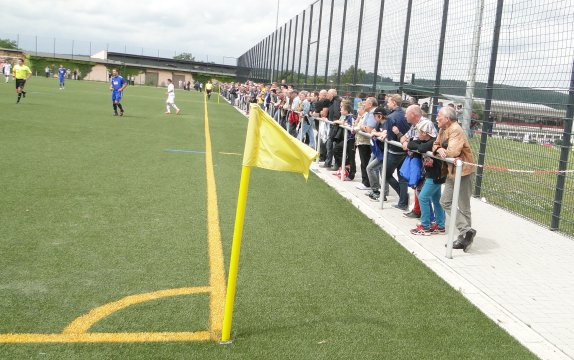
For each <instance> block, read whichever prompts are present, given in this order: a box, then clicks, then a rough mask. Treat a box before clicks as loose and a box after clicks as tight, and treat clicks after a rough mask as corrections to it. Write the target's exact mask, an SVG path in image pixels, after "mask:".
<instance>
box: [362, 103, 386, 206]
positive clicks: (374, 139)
mask: <svg viewBox="0 0 574 360" xmlns="http://www.w3.org/2000/svg"><path fill="white" fill-rule="evenodd" d="M387 114H388V113H387V110H386V109H385V108H384V107H381V106H379V107H377V108H376V109H375V110H374V111H373V116H374V117H375V121H376V122H377V125H376V126H375V127H374V128H373V130H371V159H370V160H369V164H368V165H367V175H368V176H369V184H370V185H371V191H370V192H368V193H367V194H366V195H367V196H368V197H369V198H370V199H371V200H373V201H378V200H379V197H380V196H381V192H380V188H381V182H380V180H379V178H380V176H381V175H380V174H381V167H382V166H383V160H384V155H383V151H384V150H383V149H384V143H383V140H384V138H385V137H386V136H387V130H382V124H383V123H384V122H385V119H386V118H387ZM381 139H382V140H381ZM385 198H386V194H385Z"/></svg>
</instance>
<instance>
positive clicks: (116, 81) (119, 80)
mask: <svg viewBox="0 0 574 360" xmlns="http://www.w3.org/2000/svg"><path fill="white" fill-rule="evenodd" d="M126 86H128V82H127V81H126V80H125V79H124V78H123V77H122V76H121V75H119V74H118V70H117V69H112V79H111V83H110V91H111V92H112V103H113V106H114V116H118V108H120V116H124V108H123V107H122V104H121V103H120V101H122V94H123V91H124V89H125V88H126Z"/></svg>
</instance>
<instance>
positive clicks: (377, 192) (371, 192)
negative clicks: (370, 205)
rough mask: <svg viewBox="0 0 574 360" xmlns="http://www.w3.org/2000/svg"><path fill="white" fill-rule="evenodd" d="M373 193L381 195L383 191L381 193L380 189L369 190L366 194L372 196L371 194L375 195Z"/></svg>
mask: <svg viewBox="0 0 574 360" xmlns="http://www.w3.org/2000/svg"><path fill="white" fill-rule="evenodd" d="M373 194H374V195H377V196H380V195H381V193H380V192H379V191H376V190H371V191H369V192H368V193H366V194H365V195H367V196H369V197H370V196H371V195H373Z"/></svg>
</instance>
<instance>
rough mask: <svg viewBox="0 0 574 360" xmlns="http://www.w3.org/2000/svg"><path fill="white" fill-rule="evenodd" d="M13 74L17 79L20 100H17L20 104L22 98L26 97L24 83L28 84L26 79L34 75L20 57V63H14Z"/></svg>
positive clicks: (17, 91)
mask: <svg viewBox="0 0 574 360" xmlns="http://www.w3.org/2000/svg"><path fill="white" fill-rule="evenodd" d="M13 75H14V78H15V79H16V93H17V94H18V100H16V104H19V103H20V98H21V97H22V96H24V97H26V92H25V91H24V85H26V80H28V79H29V78H30V76H32V71H31V70H30V68H29V67H28V66H26V65H24V60H23V59H18V64H16V65H14V69H13Z"/></svg>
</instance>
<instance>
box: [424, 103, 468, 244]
mask: <svg viewBox="0 0 574 360" xmlns="http://www.w3.org/2000/svg"><path fill="white" fill-rule="evenodd" d="M437 123H438V127H439V129H440V130H439V133H438V136H437V138H436V140H435V142H434V144H433V147H432V151H433V153H434V154H436V155H438V156H440V157H441V158H447V157H449V158H456V159H459V160H462V161H463V162H465V164H463V165H462V177H461V179H460V190H459V193H458V204H455V205H454V209H453V210H454V211H457V215H456V228H457V229H458V231H459V235H458V238H457V239H456V240H455V241H454V243H453V249H462V250H464V252H467V251H468V250H469V249H470V247H471V246H472V242H473V241H474V237H475V236H476V230H474V229H473V228H472V221H471V211H470V197H471V196H472V186H473V182H474V177H475V167H474V166H473V165H469V164H474V156H473V154H472V149H471V148H470V144H469V142H468V138H467V137H466V134H465V132H464V130H463V129H462V127H461V126H460V125H459V123H458V122H457V119H456V111H455V110H454V109H453V108H450V107H448V106H447V107H443V108H442V109H441V110H440V111H439V113H438V117H437ZM447 165H448V176H447V179H446V181H445V184H444V189H443V193H442V196H441V198H440V204H441V205H442V207H443V209H444V210H445V211H446V212H450V211H451V208H452V205H453V204H452V197H453V191H454V176H455V167H454V165H453V164H447Z"/></svg>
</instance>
